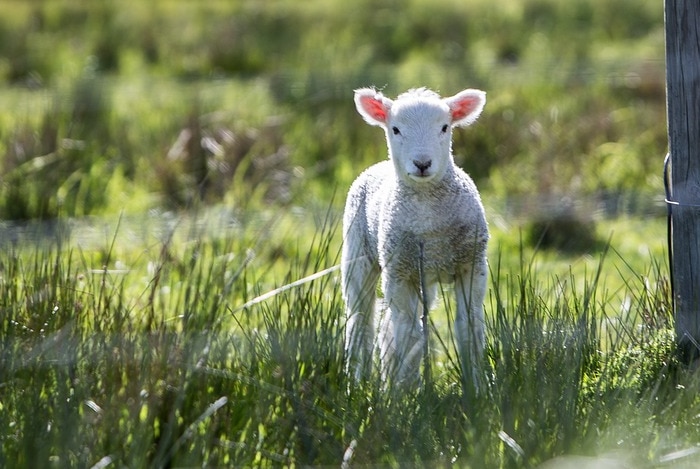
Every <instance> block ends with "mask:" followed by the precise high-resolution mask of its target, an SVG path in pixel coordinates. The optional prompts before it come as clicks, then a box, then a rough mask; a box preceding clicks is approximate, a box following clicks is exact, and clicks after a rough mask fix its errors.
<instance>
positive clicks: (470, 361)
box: [455, 257, 488, 392]
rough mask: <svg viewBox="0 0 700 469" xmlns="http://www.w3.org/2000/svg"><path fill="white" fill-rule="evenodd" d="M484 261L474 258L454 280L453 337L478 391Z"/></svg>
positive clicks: (485, 278)
mask: <svg viewBox="0 0 700 469" xmlns="http://www.w3.org/2000/svg"><path fill="white" fill-rule="evenodd" d="M487 272H488V269H487V266H486V259H485V258H483V257H481V258H477V259H476V261H475V263H474V266H473V268H472V269H467V270H466V271H465V272H462V273H461V274H460V275H458V276H457V278H456V279H455V295H456V303H457V313H456V317H455V335H456V340H457V351H458V353H459V358H460V363H461V366H462V371H463V373H471V378H472V382H473V384H474V387H475V390H476V391H477V392H478V391H479V388H480V387H481V381H482V378H483V372H482V371H483V365H484V364H483V359H484V347H485V342H486V333H485V319H484V297H485V296H486V281H487Z"/></svg>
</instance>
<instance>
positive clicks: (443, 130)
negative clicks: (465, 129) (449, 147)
mask: <svg viewBox="0 0 700 469" xmlns="http://www.w3.org/2000/svg"><path fill="white" fill-rule="evenodd" d="M447 129H448V127H447V124H445V125H443V126H442V133H443V134H444V133H445V132H447Z"/></svg>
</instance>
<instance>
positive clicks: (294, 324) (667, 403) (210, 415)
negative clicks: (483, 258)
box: [0, 214, 700, 467]
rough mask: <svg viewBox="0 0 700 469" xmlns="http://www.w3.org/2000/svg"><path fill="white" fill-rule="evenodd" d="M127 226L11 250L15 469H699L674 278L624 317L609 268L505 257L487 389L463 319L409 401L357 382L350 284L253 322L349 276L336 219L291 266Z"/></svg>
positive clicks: (644, 287)
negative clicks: (467, 356) (468, 357)
mask: <svg viewBox="0 0 700 469" xmlns="http://www.w3.org/2000/svg"><path fill="white" fill-rule="evenodd" d="M222 219H223V218H222V217H221V215H220V214H217V215H216V216H214V217H212V218H211V219H210V221H209V223H213V224H214V225H213V226H220V225H219V224H221V223H224V224H226V223H228V222H226V221H222ZM212 220H213V221H212ZM232 220H233V218H229V221H232ZM273 223H274V226H275V228H279V227H283V226H285V224H287V223H289V220H286V221H285V220H283V219H278V220H277V221H274V222H273ZM128 224H129V223H128V220H124V222H123V225H121V226H117V227H116V228H114V229H115V231H114V232H113V234H112V236H106V237H103V238H102V239H103V241H102V242H101V243H100V242H96V241H95V240H94V239H93V241H92V244H90V243H87V242H86V241H85V239H86V238H85V237H84V236H79V234H80V232H81V230H79V229H77V228H74V229H73V231H72V232H69V230H67V229H65V230H63V229H59V230H58V232H59V233H63V236H59V237H58V238H55V239H59V240H61V241H60V242H59V241H53V242H47V243H39V244H25V243H22V242H16V243H15V244H12V245H8V246H7V249H3V250H2V254H0V266H2V270H1V275H0V310H2V312H3V315H2V320H1V321H0V327H1V328H2V334H1V336H2V338H3V339H2V342H1V345H2V349H1V351H2V352H1V355H0V357H1V359H2V370H3V379H2V384H1V385H0V420H1V422H0V424H1V427H2V428H5V429H6V431H4V432H3V433H2V435H0V445H1V447H2V451H1V452H0V455H1V456H0V457H1V458H2V461H0V462H1V463H2V464H3V465H4V466H6V467H37V466H41V467H46V466H58V467H64V466H88V467H92V466H94V465H96V464H105V465H107V464H108V463H111V464H116V465H124V466H135V467H143V466H155V467H162V466H170V465H175V466H183V465H208V466H216V465H234V466H252V465H263V466H267V465H279V464H281V465H288V466H300V465H319V466H320V465H338V464H341V463H342V462H343V461H344V459H345V460H347V461H346V462H348V463H351V464H353V465H364V464H380V465H388V466H392V467H393V466H401V467H404V466H405V465H407V464H415V465H423V464H435V465H444V466H451V465H455V466H457V467H535V466H537V465H538V464H540V463H542V462H544V461H547V460H549V459H551V458H554V457H557V456H563V455H568V456H571V455H586V456H590V457H607V456H610V455H614V457H616V458H619V459H620V460H624V461H626V462H627V463H628V464H632V465H633V466H634V467H660V466H662V465H663V464H664V461H671V460H672V461H673V462H674V463H677V464H687V465H688V467H690V465H691V464H693V463H697V453H696V446H695V445H696V442H697V438H698V436H700V435H698V426H697V421H696V420H697V419H696V418H695V415H696V414H698V410H699V409H698V408H699V407H700V401H698V399H697V397H696V396H697V391H698V382H697V378H696V375H695V374H694V373H693V372H692V371H690V370H686V369H685V368H684V367H682V366H680V365H679V364H678V363H677V362H676V361H675V355H674V348H675V345H674V340H673V334H672V326H671V318H670V314H671V308H670V305H669V301H670V297H669V292H668V289H667V286H665V285H666V284H665V283H664V280H663V278H664V275H663V271H664V270H665V268H664V267H663V266H661V265H652V267H651V268H650V269H649V272H648V275H647V274H645V275H642V274H637V275H634V276H629V275H627V276H626V280H625V281H624V283H625V286H626V290H627V295H628V298H629V299H628V302H627V306H626V310H625V313H624V315H621V314H620V312H619V309H618V308H617V306H614V305H612V302H610V301H609V300H608V297H607V296H606V294H605V291H606V285H605V283H604V282H603V276H604V273H605V272H606V271H607V269H606V268H605V265H606V263H607V262H611V261H613V260H614V259H613V258H614V257H615V255H614V254H613V253H608V254H607V258H608V259H604V258H603V257H601V258H599V259H598V260H597V261H596V263H597V266H598V267H597V268H596V269H593V270H589V271H588V274H586V275H584V276H583V277H581V276H578V277H576V278H574V277H573V274H572V275H571V277H566V276H563V277H560V276H555V275H551V276H544V277H543V276H540V274H538V271H537V269H533V268H532V265H531V264H530V261H528V260H527V259H528V255H527V254H526V253H523V255H522V256H518V257H517V258H515V262H514V260H513V257H512V256H510V255H509V256H508V257H500V258H499V257H498V256H492V277H491V278H492V283H491V286H490V295H489V298H488V301H487V305H486V309H487V317H488V345H487V355H488V365H487V367H486V368H485V369H484V372H485V373H486V374H487V375H488V376H489V380H488V381H489V383H490V384H489V386H488V387H487V389H486V390H485V391H484V392H483V393H482V394H480V395H478V396H474V397H473V398H471V399H470V398H468V397H467V396H465V395H464V393H463V392H462V387H461V385H460V383H461V382H462V379H463V378H462V370H460V369H459V366H458V365H457V364H456V362H455V360H454V356H455V355H454V353H455V352H454V344H453V338H452V337H451V335H450V331H449V328H445V327H444V325H443V324H444V321H446V320H447V319H448V318H449V317H450V315H451V305H450V304H449V302H448V305H447V306H446V308H440V309H438V310H436V311H434V312H433V313H431V318H432V321H433V326H434V327H433V329H432V334H433V337H432V339H431V343H432V344H433V347H434V351H433V352H434V353H433V360H434V362H433V367H432V369H433V370H434V371H433V382H434V387H433V388H432V389H430V390H416V391H415V392H408V393H406V394H400V393H395V392H392V391H391V383H388V386H389V389H388V390H387V389H386V385H387V384H386V383H382V382H381V381H380V378H379V374H378V373H375V374H374V375H373V378H372V379H370V380H369V381H367V382H362V383H356V382H354V381H353V380H351V379H350V377H349V376H347V375H346V373H345V371H344V369H343V345H342V344H343V335H344V332H343V331H344V329H343V325H344V319H343V314H344V313H343V304H342V300H341V299H340V295H339V288H338V285H337V273H332V274H330V275H326V276H322V277H320V278H317V279H315V280H312V281H309V282H307V283H304V284H301V285H299V286H297V287H295V288H291V289H287V290H284V291H281V292H280V293H279V294H277V295H275V296H273V297H271V298H270V299H268V300H266V301H262V302H258V303H255V304H251V305H250V306H249V307H247V308H244V309H239V306H241V305H243V304H244V303H246V302H250V300H252V299H253V298H255V297H256V296H258V295H261V294H263V293H265V292H267V291H268V289H271V288H272V287H273V286H274V285H282V284H286V283H289V282H291V281H294V280H297V279H300V278H303V277H306V276H308V275H310V274H313V273H315V272H319V271H321V270H323V269H326V268H329V267H331V266H333V265H335V264H336V263H337V261H338V252H339V251H338V243H337V241H338V239H337V238H338V236H337V235H338V234H337V218H336V217H334V216H333V215H331V214H329V215H328V216H326V217H323V216H319V217H316V222H315V223H314V224H315V225H316V226H317V228H316V229H315V232H314V233H313V234H312V236H310V237H309V239H313V241H310V242H309V243H306V244H304V245H299V246H298V247H297V249H296V250H294V252H289V253H288V254H287V255H289V257H288V258H287V259H286V261H285V262H283V263H282V264H280V265H278V266H277V267H274V263H270V261H269V259H271V258H274V257H275V256H279V255H280V253H279V252H278V253H274V252H271V251H275V250H278V249H279V248H278V247H275V246H274V245H273V244H272V243H268V242H266V240H265V239H261V233H263V232H264V231H261V230H260V228H257V229H252V228H243V227H238V228H236V227H235V226H234V227H232V228H231V229H229V230H228V231H221V230H216V229H215V230H214V231H208V229H207V228H206V225H207V222H206V221H202V220H199V221H196V222H195V221H193V222H192V223H189V222H188V221H187V220H184V219H183V220H181V221H180V222H179V223H176V224H173V223H171V224H170V226H176V227H177V230H176V231H175V232H173V234H172V236H169V235H168V231H165V232H162V231H161V232H160V233H158V231H159V230H155V229H154V234H158V236H159V237H158V238H157V239H155V236H154V237H153V238H151V237H148V236H144V238H143V239H142V241H143V245H145V246H146V247H145V248H144V249H143V250H138V249H137V250H136V252H134V250H133V249H124V247H123V246H121V243H122V242H123V240H124V238H128V237H129V236H128V233H129V232H130V227H129V226H128ZM265 225H267V226H268V227H269V226H270V225H269V224H267V223H263V224H262V226H263V227H265ZM250 226H251V227H252V226H253V225H252V224H251V225H250ZM259 226H260V225H259ZM110 229H112V228H110ZM249 230H250V231H249ZM106 233H109V232H105V233H103V235H105V234H106ZM78 240H82V243H83V246H84V247H83V248H80V247H79V246H77V241H78ZM130 244H132V247H134V246H135V245H134V244H133V242H131V243H130ZM252 250H254V251H255V257H254V258H253V257H252V253H251V251H252ZM138 252H140V254H138ZM130 255H131V256H133V257H129V256H130ZM518 258H521V259H523V261H517V259H518ZM536 259H537V256H535V257H534V258H533V261H536ZM518 262H521V263H520V264H518Z"/></svg>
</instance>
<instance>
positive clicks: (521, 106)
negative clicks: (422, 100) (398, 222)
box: [0, 0, 700, 468]
mask: <svg viewBox="0 0 700 469" xmlns="http://www.w3.org/2000/svg"><path fill="white" fill-rule="evenodd" d="M0 10H1V11H2V12H3V14H2V15H0V220H2V221H0V429H2V430H0V466H2V467H95V468H102V467H117V466H119V467H183V466H206V467H212V466H223V467H231V466H233V467H250V466H266V467H267V466H287V467H301V466H331V467H333V466H335V467H337V466H339V465H343V466H348V467H350V466H353V467H355V466H360V467H362V466H380V467H382V466H387V467H407V466H419V467H420V466H444V467H451V466H455V467H473V468H483V467H489V468H490V467H494V468H510V467H518V468H519V467H540V466H542V467H557V468H558V467H586V466H585V465H586V464H589V465H590V467H602V465H603V464H606V463H607V464H612V465H613V467H620V466H621V465H623V464H626V467H635V468H636V467H641V468H647V467H695V466H696V465H697V464H698V463H700V449H698V441H700V422H699V421H698V415H700V399H699V398H698V397H697V396H698V395H699V394H698V391H699V390H700V384H699V383H698V379H697V376H696V374H695V373H694V372H693V370H691V369H687V368H686V367H685V366H684V365H682V364H679V363H678V362H677V360H676V357H675V343H674V337H673V321H672V308H671V304H670V301H671V300H670V298H671V294H670V286H669V280H668V273H667V272H668V265H667V261H666V227H665V219H664V209H663V205H662V204H660V203H659V202H660V201H662V200H663V184H662V177H661V167H662V161H663V155H664V154H665V152H666V127H665V104H664V102H665V101H664V100H665V86H664V58H663V50H664V48H663V40H664V36H663V8H662V5H661V4H659V2H656V1H651V0H649V1H647V0H644V1H640V0H617V1H615V2H609V1H607V0H585V1H584V0H576V1H570V2H563V1H557V0H526V1H516V0H491V1H489V2H486V1H483V0H473V1H468V2H464V1H456V0H438V1H436V0H410V1H408V2H396V1H392V0H384V1H379V2H369V1H360V2H354V3H352V2H345V1H344V0H314V1H310V2H301V3H300V2H295V1H291V0H274V1H270V2H258V1H252V0H251V1H247V0H240V1H230V2H224V1H213V2H188V1H184V0H156V1H152V2H145V3H144V2H134V1H128V0H119V1H113V2H106V1H105V2H89V3H85V2H79V1H77V0H52V1H46V2H17V1H11V0H0ZM368 85H376V86H378V87H381V88H383V89H384V91H385V93H386V94H388V95H396V94H398V93H399V92H401V91H403V90H405V89H406V88H409V87H414V86H422V85H425V86H429V87H432V88H434V89H437V90H439V91H441V92H443V93H444V94H448V93H454V92H457V91H459V90H460V89H462V88H466V87H478V88H481V89H484V90H486V91H487V93H488V102H487V105H486V108H485V111H484V115H483V116H482V118H481V119H480V121H479V122H478V123H477V124H476V125H474V126H473V127H471V128H469V129H466V130H461V131H458V132H456V133H455V143H454V147H455V157H456V160H457V162H458V163H459V164H460V165H461V166H462V167H464V168H465V170H467V171H468V172H470V174H472V176H473V177H474V179H475V180H476V182H477V185H478V186H479V188H480V189H481V191H482V196H483V198H484V201H485V204H486V210H487V216H488V219H489V223H490V226H491V231H492V241H491V244H490V248H489V249H490V250H489V260H490V266H491V270H492V272H491V279H490V284H489V293H488V296H487V301H486V313H487V319H488V344H487V356H488V360H487V362H488V363H487V364H486V366H485V369H484V370H483V373H484V375H485V376H486V377H487V381H488V383H489V384H488V386H487V388H486V389H485V390H484V392H483V393H481V394H479V395H476V396H469V395H468V393H466V392H464V391H463V388H462V383H463V376H464V374H463V370H461V369H460V368H459V366H458V364H457V362H456V361H455V347H454V343H453V337H452V335H451V330H450V328H449V324H450V321H449V319H450V317H451V315H452V305H451V304H450V303H449V301H448V302H447V304H446V305H444V306H442V305H441V306H439V307H438V308H437V309H436V310H435V311H433V312H432V313H431V321H432V328H431V331H430V342H431V345H432V358H433V366H432V371H433V376H431V380H432V383H433V386H430V387H427V388H425V389H420V390H415V392H410V393H407V394H400V393H396V392H394V389H393V385H392V383H390V382H389V383H382V382H380V377H379V374H378V373H375V374H374V377H373V379H371V380H369V381H368V382H362V383H356V382H354V381H352V380H351V379H350V378H349V376H347V375H346V373H345V371H344V369H343V336H344V313H343V304H342V299H341V298H340V292H339V285H338V282H339V277H338V271H337V268H336V266H337V263H338V261H339V252H340V243H341V239H340V238H341V237H340V233H339V230H340V227H339V222H340V216H341V210H342V206H343V202H344V194H345V191H346V190H347V187H348V186H349V185H350V183H351V181H352V180H353V178H354V177H355V176H357V175H358V174H359V173H360V172H361V170H362V169H364V168H365V167H367V166H369V165H370V164H371V163H373V162H375V161H377V160H379V159H382V158H383V157H384V154H385V143H384V139H383V136H382V135H381V132H379V131H378V130H377V129H373V128H370V127H369V126H367V125H365V124H364V123H363V122H362V120H361V118H360V117H359V116H358V115H357V114H356V112H355V110H354V108H353V103H352V90H353V89H354V88H357V87H360V86H368ZM317 273H325V274H324V275H318V276H316V277H314V278H313V279H309V280H308V281H305V282H301V283H298V284H294V282H297V281H298V280H300V279H307V278H309V276H312V275H314V274H317ZM290 285H291V286H290ZM445 289H446V290H449V286H445ZM269 292H275V293H276V294H274V295H269V296H265V295H266V294H267V293H269ZM443 293H444V294H443V295H441V296H444V297H445V298H448V297H449V295H448V294H447V293H448V292H447V291H445V292H443Z"/></svg>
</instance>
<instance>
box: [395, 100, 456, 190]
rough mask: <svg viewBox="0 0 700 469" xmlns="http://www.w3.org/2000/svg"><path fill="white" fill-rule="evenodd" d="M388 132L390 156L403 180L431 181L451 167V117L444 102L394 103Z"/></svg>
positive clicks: (402, 101)
mask: <svg viewBox="0 0 700 469" xmlns="http://www.w3.org/2000/svg"><path fill="white" fill-rule="evenodd" d="M385 131H386V137H387V144H388V146H389V154H390V157H391V159H392V161H393V162H394V167H395V168H396V172H397V175H398V176H399V177H400V178H402V179H405V180H409V181H415V182H419V183H422V182H428V181H431V180H432V179H434V178H436V177H437V178H439V177H440V176H442V175H443V174H444V173H445V171H446V170H447V168H448V167H449V166H450V165H451V164H452V153H451V151H450V146H451V141H452V117H451V116H450V109H449V107H448V106H447V105H446V104H445V103H444V102H442V101H441V100H438V99H433V100H415V99H403V100H401V99H400V100H397V101H395V102H394V104H393V106H392V107H391V111H390V113H389V116H388V118H387V125H386V128H385Z"/></svg>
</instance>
